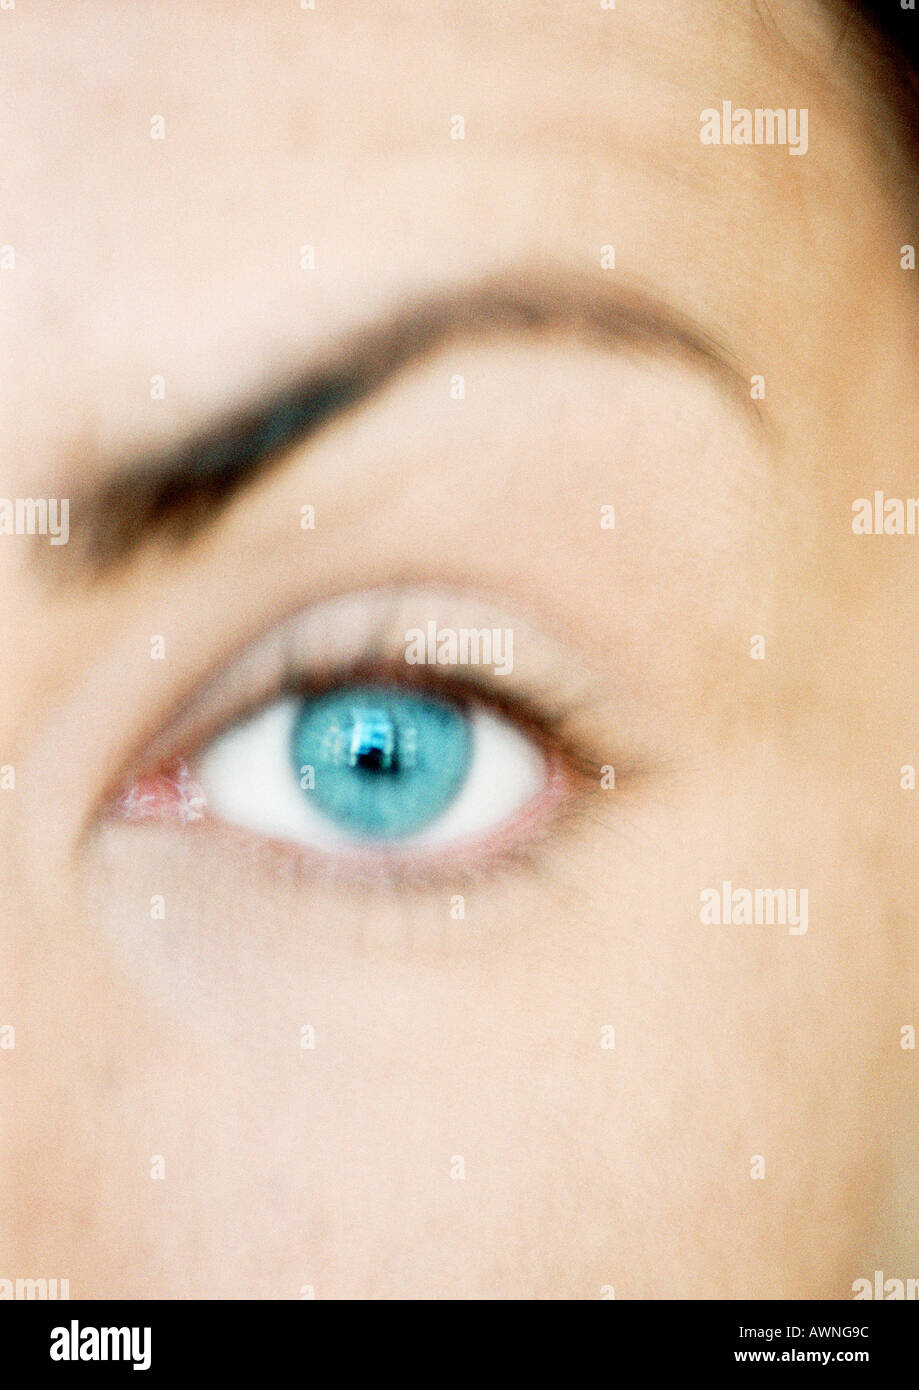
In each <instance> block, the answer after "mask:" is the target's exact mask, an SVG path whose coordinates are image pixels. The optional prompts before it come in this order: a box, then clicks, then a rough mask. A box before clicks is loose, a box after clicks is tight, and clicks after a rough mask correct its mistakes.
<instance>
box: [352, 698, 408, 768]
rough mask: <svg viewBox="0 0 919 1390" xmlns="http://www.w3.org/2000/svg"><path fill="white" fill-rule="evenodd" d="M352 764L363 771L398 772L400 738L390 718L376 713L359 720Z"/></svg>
mask: <svg viewBox="0 0 919 1390" xmlns="http://www.w3.org/2000/svg"><path fill="white" fill-rule="evenodd" d="M349 761H350V764H351V766H352V767H353V768H358V769H360V771H361V772H390V773H398V771H399V753H398V737H397V733H396V728H395V725H394V723H393V721H392V720H391V719H390V718H389V716H388V715H385V714H380V713H377V712H375V711H374V712H373V713H369V714H367V715H365V716H358V717H357V718H356V719H355V721H354V728H353V730H352V733H351V756H350V758H349Z"/></svg>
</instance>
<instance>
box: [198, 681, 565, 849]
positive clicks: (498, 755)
mask: <svg viewBox="0 0 919 1390" xmlns="http://www.w3.org/2000/svg"><path fill="white" fill-rule="evenodd" d="M300 705H301V702H300V701H299V700H298V699H296V698H294V697H288V698H285V699H283V700H277V701H275V703H274V704H272V705H268V706H267V707H266V708H265V709H263V710H260V711H259V713H258V714H254V715H252V717H251V718H249V719H246V720H244V721H243V722H241V723H239V724H237V725H235V726H234V727H233V728H231V729H228V730H227V731H226V733H224V734H220V735H219V736H218V737H217V738H215V739H214V740H213V742H212V743H211V744H210V745H209V746H208V747H207V748H206V749H205V750H204V752H203V753H202V754H201V756H200V758H199V759H198V762H197V765H196V768H195V777H196V780H197V781H198V783H199V784H200V786H201V788H202V790H203V792H204V795H205V798H206V801H207V810H208V812H209V813H210V815H212V816H216V817H218V818H219V819H220V820H223V821H226V822H227V823H228V824H230V825H238V826H240V827H242V828H244V829H246V830H251V831H253V832H254V833H255V834H259V835H265V836H268V837H270V838H272V839H280V840H289V841H291V842H293V843H295V844H302V845H309V846H312V847H314V848H316V849H341V848H344V847H351V848H354V847H355V846H358V845H366V846H368V847H374V848H377V849H380V848H394V849H399V848H406V849H409V848H412V849H414V848H416V847H428V846H430V847H436V846H448V845H449V844H450V843H451V842H455V843H456V844H457V845H460V844H463V843H466V844H470V843H473V842H474V841H475V840H476V838H478V837H481V836H485V835H487V834H488V833H489V832H491V831H493V830H495V829H496V828H497V827H499V826H501V825H502V824H503V823H504V822H508V821H510V820H511V818H512V817H513V816H514V815H516V813H517V812H518V811H520V810H522V809H523V808H524V807H525V806H526V805H527V804H528V803H529V802H531V801H533V800H534V798H535V797H537V796H538V795H539V793H540V791H541V790H542V789H543V787H544V786H545V784H546V779H547V776H548V768H547V765H546V759H545V757H544V755H543V753H542V751H541V749H539V748H538V747H537V746H536V744H534V742H533V741H532V739H530V738H528V737H527V736H526V735H525V734H523V733H521V732H520V730H519V729H516V728H515V727H514V726H513V724H511V723H510V722H509V721H508V720H506V719H502V718H501V717H500V716H498V715H495V714H492V713H491V712H490V711H489V710H487V709H484V708H482V707H479V708H473V709H472V711H471V712H470V714H469V721H470V732H471V742H472V755H471V763H470V767H469V772H468V773H467V776H466V780H465V782H464V783H463V785H462V787H461V788H460V790H459V792H458V793H457V795H456V796H455V797H454V799H453V801H451V802H450V804H449V805H448V806H447V807H446V808H445V809H444V811H443V812H442V813H441V815H439V816H438V817H437V818H436V819H435V820H432V821H431V823H430V824H429V825H427V826H425V827H424V829H423V830H419V831H415V832H414V833H413V834H411V835H406V836H400V837H399V838H397V839H396V838H394V839H381V838H378V837H374V838H368V837H367V836H362V835H359V834H353V835H352V834H349V833H348V830H347V828H346V827H345V826H343V825H339V824H338V823H337V822H336V821H333V820H332V819H331V818H330V817H328V816H326V815H324V814H323V812H322V811H320V810H319V809H318V808H317V807H316V806H315V805H314V804H313V802H312V801H311V799H310V793H309V791H303V790H301V787H300V770H299V768H295V767H294V765H293V763H292V762H291V758H290V743H291V735H292V733H293V727H294V721H295V720H296V718H297V714H298V712H299V710H300Z"/></svg>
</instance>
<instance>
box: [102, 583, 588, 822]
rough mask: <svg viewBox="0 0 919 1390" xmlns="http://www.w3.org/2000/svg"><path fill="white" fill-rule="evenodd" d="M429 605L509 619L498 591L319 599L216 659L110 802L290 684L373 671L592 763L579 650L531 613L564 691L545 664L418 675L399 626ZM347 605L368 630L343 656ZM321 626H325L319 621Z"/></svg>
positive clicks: (484, 619)
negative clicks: (569, 726) (472, 704)
mask: <svg viewBox="0 0 919 1390" xmlns="http://www.w3.org/2000/svg"><path fill="white" fill-rule="evenodd" d="M362 609H363V610H364V611H362ZM421 609H423V611H424V612H425V613H426V614H430V615H431V616H433V615H434V614H437V615H438V618H439V620H440V621H441V622H442V623H444V625H447V623H448V622H452V621H454V620H455V619H456V618H457V617H458V616H460V615H461V614H465V615H466V616H467V617H469V618H470V619H473V620H475V621H476V622H478V623H479V625H483V626H484V625H486V623H489V624H491V623H493V622H494V621H495V620H497V619H500V620H501V622H502V623H507V622H508V620H509V615H508V614H507V613H505V612H503V611H502V610H500V609H499V608H498V607H497V605H496V604H495V602H494V600H493V599H490V598H486V599H482V598H480V597H479V596H476V595H470V594H464V593H461V592H458V591H453V590H445V589H433V588H431V587H430V586H422V587H420V588H412V587H411V586H406V587H404V588H393V589H389V588H385V589H383V588H381V589H372V590H365V591H355V592H352V593H345V594H339V595H337V596H333V597H332V598H331V599H323V600H319V601H317V602H316V603H314V604H312V605H309V606H307V607H305V608H302V609H300V610H298V611H296V612H295V613H293V614H291V615H290V616H289V617H288V618H287V619H283V620H281V621H279V622H275V623H274V624H272V625H271V626H270V627H269V628H268V629H267V631H265V632H263V633H262V634H261V635H260V636H257V637H255V638H254V639H253V638H250V639H249V641H247V642H246V643H245V644H243V645H242V646H241V647H240V648H239V649H238V650H237V651H236V653H235V654H234V655H232V656H230V657H225V658H224V659H223V660H222V661H221V662H220V663H219V665H216V664H215V666H212V669H211V674H210V675H205V676H204V677H203V679H202V680H201V681H200V682H199V683H198V684H197V686H196V688H195V689H194V691H193V692H192V693H191V694H190V695H185V696H184V697H183V699H182V700H181V701H178V702H177V703H176V704H175V706H174V707H173V711H172V713H171V714H170V713H168V712H167V714H166V715H164V717H163V718H162V720H161V721H160V724H159V725H158V727H157V728H156V730H154V731H152V732H150V733H148V735H147V737H146V739H145V740H142V741H140V743H139V746H138V747H137V748H136V751H135V753H134V755H133V757H131V758H129V759H128V760H126V763H127V765H126V766H123V770H122V772H121V774H120V775H119V776H118V777H116V778H115V779H114V784H113V785H112V786H110V787H109V788H108V789H107V791H106V794H105V796H104V798H103V801H102V804H103V805H105V804H108V802H109V801H110V800H111V797H112V796H113V795H117V794H118V792H119V790H120V789H121V787H122V786H123V784H124V780H125V777H126V776H135V775H138V774H143V773H146V772H150V771H152V770H154V769H155V768H156V767H158V766H162V765H163V764H164V763H166V762H168V761H170V760H171V759H173V758H175V757H187V756H188V755H189V754H190V753H193V752H194V751H196V750H197V749H198V748H199V747H201V746H202V745H203V744H204V743H205V742H206V741H207V740H208V739H209V738H214V737H216V736H217V735H218V734H219V733H221V732H222V731H223V730H224V729H226V728H228V727H230V726H231V725H232V724H234V723H238V722H240V721H241V720H242V719H244V718H246V717H248V716H249V715H251V714H254V713H255V712H256V711H257V710H258V709H259V708H260V707H261V706H262V705H264V704H265V703H267V701H268V700H270V699H272V698H277V697H279V696H280V695H282V694H283V693H285V691H286V692H290V691H293V690H311V689H312V690H318V689H322V688H324V687H325V686H326V685H328V684H330V683H331V682H333V681H338V682H343V681H346V680H348V679H356V678H357V677H358V675H364V676H366V675H368V674H371V675H373V677H374V678H375V679H380V676H381V673H382V674H383V676H384V678H385V677H386V676H388V678H389V679H390V680H392V681H393V683H398V684H404V685H411V684H413V683H418V684H422V685H427V686H428V688H430V687H432V686H436V688H437V689H439V690H440V691H441V693H444V694H446V695H447V696H448V697H449V694H450V692H451V689H452V691H453V692H454V694H455V696H456V697H458V698H467V699H477V700H478V701H480V702H481V703H483V704H485V705H489V706H491V707H492V708H494V709H495V710H496V711H497V712H499V713H501V714H503V715H504V716H505V717H507V718H511V719H513V720H515V722H516V723H517V724H518V726H521V727H523V728H524V730H526V731H529V732H530V733H531V734H532V735H533V736H535V737H537V738H539V739H541V740H542V741H543V742H544V743H546V744H547V745H550V746H552V747H554V748H556V749H557V750H558V751H559V752H561V753H562V754H563V755H564V756H565V757H567V758H568V759H569V760H570V761H571V762H572V763H573V764H575V765H578V766H584V765H585V763H587V762H589V759H586V758H585V756H584V750H583V748H582V746H581V745H580V744H579V742H578V741H577V740H576V739H571V738H568V737H566V731H565V726H566V723H567V722H568V720H569V719H570V717H571V716H572V714H573V713H576V712H577V710H578V709H579V708H581V707H586V706H588V705H589V704H590V703H591V702H596V701H597V699H598V698H599V696H598V692H597V691H596V690H595V689H594V688H593V687H594V682H593V681H592V680H590V679H586V678H584V679H580V680H578V681H577V682H573V681H572V679H571V677H570V674H569V672H570V670H571V668H572V662H573V657H572V655H571V653H568V654H567V655H566V654H565V653H564V652H563V651H562V649H560V648H559V647H558V646H557V643H556V642H555V641H554V639H550V638H546V637H545V636H543V635H542V634H541V633H539V632H538V630H536V629H534V628H532V624H531V623H529V622H528V623H526V624H520V623H517V624H516V625H515V626H516V628H517V630H521V631H527V632H529V631H532V632H533V645H537V646H539V647H541V648H544V649H545V656H544V657H543V658H541V659H540V662H537V663H536V664H537V665H540V664H541V665H542V666H546V667H547V666H551V667H552V671H553V673H554V671H555V669H556V668H562V669H563V670H564V672H565V679H564V680H562V681H561V682H559V684H560V685H561V686H562V687H564V686H565V685H566V683H567V693H566V694H565V695H564V696H563V698H558V697H557V692H556V691H554V690H552V691H550V687H552V686H554V685H555V684H556V681H555V679H554V674H553V675H552V676H550V674H549V673H548V672H542V671H541V672H540V674H539V675H538V676H536V677H534V676H533V675H532V673H531V675H530V678H529V679H528V680H527V681H521V680H519V679H518V678H517V674H516V673H515V674H514V675H512V676H502V677H494V678H491V679H489V677H488V675H487V674H486V673H483V672H482V670H481V669H479V668H472V667H465V668H450V673H449V674H448V675H445V674H444V670H445V668H437V674H436V676H434V677H432V676H431V675H430V673H426V674H422V675H421V678H420V679H418V677H417V676H416V677H415V680H414V681H413V677H412V672H413V671H416V672H417V671H418V670H419V668H417V667H416V668H413V667H411V666H409V665H407V664H406V663H404V662H403V663H401V664H400V662H399V660H398V647H399V646H400V640H399V631H400V627H401V625H402V623H403V622H409V618H408V617H407V616H406V614H407V613H408V612H409V610H410V611H411V613H413V614H414V615H415V616H416V617H417V614H418V612H419V611H420V610H421ZM339 611H344V612H346V613H350V615H351V617H352V618H356V626H357V627H358V628H359V629H360V631H361V632H362V634H363V635H360V634H359V635H358V636H356V637H355V638H354V640H353V641H352V640H351V639H350V638H346V639H345V640H344V641H343V642H341V643H340V647H341V655H340V657H339V658H338V659H337V660H330V659H329V657H328V653H327V651H326V650H325V648H324V645H323V643H322V630H323V622H324V621H325V622H326V623H328V622H331V621H332V617H331V615H332V614H333V613H334V612H339ZM409 625H411V623H410V622H409ZM316 626H318V629H319V632H318V633H317V632H315V631H313V628H314V627H316ZM314 649H315V650H314ZM345 653H347V655H345ZM550 654H551V655H550ZM396 677H398V680H397V679H396ZM572 686H574V687H575V688H574V689H572ZM530 687H533V689H530ZM591 766H592V764H591Z"/></svg>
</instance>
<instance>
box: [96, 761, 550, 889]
mask: <svg viewBox="0 0 919 1390" xmlns="http://www.w3.org/2000/svg"><path fill="white" fill-rule="evenodd" d="M571 781H572V779H571V778H570V776H569V775H568V774H567V772H566V770H565V768H564V766H563V763H562V760H561V759H560V758H558V757H550V758H549V760H548V762H547V776H546V780H545V784H544V786H543V787H542V789H541V791H540V793H539V794H538V795H537V796H536V797H534V798H532V799H531V800H530V801H529V802H528V803H527V804H526V805H525V806H524V807H522V808H521V810H520V811H519V813H518V814H517V815H515V816H514V817H512V818H511V819H509V820H507V821H505V822H503V823H502V824H501V825H499V826H497V827H495V828H494V829H492V830H491V831H489V832H487V833H486V834H484V835H481V836H478V837H477V838H476V839H475V840H471V841H466V842H464V841H458V842H456V843H453V844H447V845H436V846H433V847H425V846H419V847H417V848H407V849H396V848H393V847H387V848H380V849H368V848H365V847H363V848H361V849H351V850H348V849H336V850H335V851H332V852H330V851H328V850H325V849H319V848H316V847H315V846H312V845H309V844H302V843H297V842H295V841H291V840H285V839H280V838H278V837H276V836H266V835H261V834H258V833H254V832H252V831H248V830H246V829H245V828H243V827H241V826H239V825H234V824H233V823H231V822H228V821H223V820H220V819H219V818H217V817H213V816H211V815H210V814H209V810H208V806H207V800H206V797H205V795H204V790H203V788H202V786H201V784H200V783H199V782H197V781H196V780H195V778H194V777H193V776H192V774H191V771H190V769H189V767H188V765H187V763H185V762H184V761H182V760H178V761H176V762H175V763H174V764H172V765H171V766H170V767H168V768H164V769H163V770H162V771H160V772H158V773H154V774H151V775H149V776H144V777H140V778H138V779H136V781H135V782H133V783H132V784H131V786H130V787H129V788H128V789H127V790H126V791H125V792H123V793H122V794H121V796H119V798H118V799H117V801H115V802H114V803H113V805H112V807H111V812H110V814H111V818H112V819H114V820H117V821H122V822H126V823H133V824H142V823H145V822H146V823H148V824H151V823H152V824H157V825H162V826H170V825H172V826H176V827H187V826H194V827H195V831H194V833H197V834H203V833H207V832H208V831H216V832H217V833H219V836H220V839H221V840H222V841H223V842H224V843H225V844H226V845H227V847H228V849H229V850H230V851H231V852H236V851H239V850H241V849H243V848H246V849H249V850H252V849H254V847H256V846H260V848H261V850H262V851H263V853H264V854H265V855H266V856H267V857H268V859H269V861H270V862H272V863H273V864H275V865H278V864H286V865H293V866H296V867H299V868H301V869H303V870H305V871H307V872H315V873H317V874H319V875H321V876H322V877H323V878H326V879H327V878H329V877H333V878H335V877H340V878H342V879H345V880H347V881H349V882H352V883H361V882H368V883H373V882H379V881H381V880H391V879H398V880H399V881H400V882H409V883H411V882H412V881H413V880H416V881H417V882H418V884H419V885H420V886H428V885H430V884H431V882H432V881H436V880H439V879H443V880H444V881H448V880H449V881H457V880H460V879H463V880H465V879H469V878H475V877H477V876H479V875H481V874H483V873H487V872H488V871H489V870H490V869H492V868H493V867H494V866H495V865H496V864H498V863H500V862H503V861H507V862H508V863H510V862H513V860H514V859H515V858H519V856H520V854H521V853H523V852H525V851H527V850H530V849H533V848H535V847H536V846H538V844H539V843H540V842H541V841H542V839H543V838H544V836H545V835H546V834H548V833H549V831H550V829H551V826H552V823H553V821H554V820H555V819H556V817H557V816H558V815H559V813H560V812H561V810H562V808H563V807H564V806H565V804H566V803H567V802H568V801H570V799H571V794H572V785H571Z"/></svg>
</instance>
